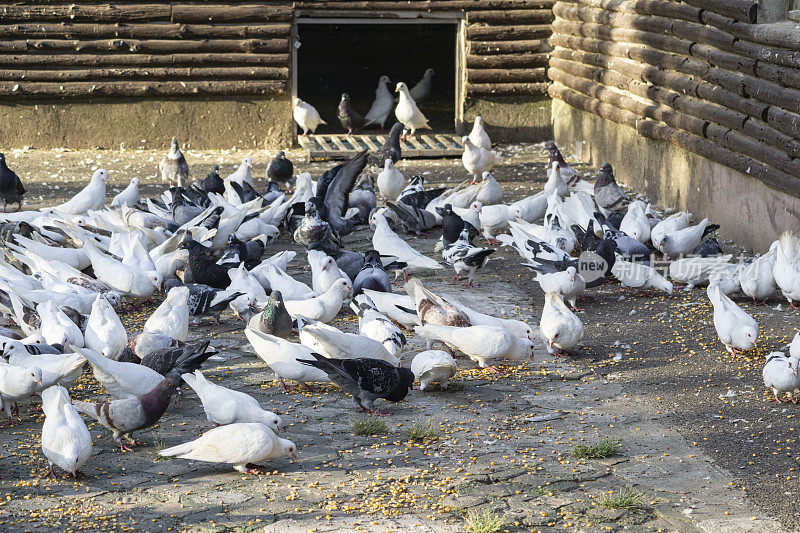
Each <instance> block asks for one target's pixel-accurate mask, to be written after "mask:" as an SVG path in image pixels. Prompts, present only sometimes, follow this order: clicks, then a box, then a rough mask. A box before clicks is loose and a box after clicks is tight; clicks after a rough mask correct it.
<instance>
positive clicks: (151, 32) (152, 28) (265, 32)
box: [0, 21, 292, 39]
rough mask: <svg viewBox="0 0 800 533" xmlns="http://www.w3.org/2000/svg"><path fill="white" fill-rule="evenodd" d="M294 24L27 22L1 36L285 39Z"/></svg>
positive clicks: (6, 26)
mask: <svg viewBox="0 0 800 533" xmlns="http://www.w3.org/2000/svg"><path fill="white" fill-rule="evenodd" d="M291 29H292V26H291V24H284V23H277V24H240V25H236V24H224V25H216V26H215V25H211V24H171V23H167V24H164V23H159V24H83V23H77V24H73V23H71V22H66V21H65V22H62V23H41V22H24V23H18V24H4V25H0V35H3V36H4V37H5V38H7V39H11V38H23V39H42V38H48V39H102V38H113V37H120V38H128V39H192V38H194V39H215V38H216V39H219V38H223V39H224V38H235V37H238V38H242V39H245V38H259V37H262V38H263V37H285V38H288V36H289V33H290V32H291Z"/></svg>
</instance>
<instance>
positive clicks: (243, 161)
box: [242, 155, 253, 168]
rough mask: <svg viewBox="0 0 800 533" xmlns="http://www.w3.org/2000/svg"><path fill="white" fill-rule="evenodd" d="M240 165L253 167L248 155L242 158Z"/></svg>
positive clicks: (251, 159)
mask: <svg viewBox="0 0 800 533" xmlns="http://www.w3.org/2000/svg"><path fill="white" fill-rule="evenodd" d="M242 165H244V166H245V167H249V168H253V158H252V157H250V156H249V155H248V156H247V157H245V158H244V159H242Z"/></svg>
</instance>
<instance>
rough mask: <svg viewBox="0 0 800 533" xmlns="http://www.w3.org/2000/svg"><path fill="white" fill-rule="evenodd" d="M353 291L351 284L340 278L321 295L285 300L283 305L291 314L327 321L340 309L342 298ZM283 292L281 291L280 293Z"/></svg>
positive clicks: (294, 316)
mask: <svg viewBox="0 0 800 533" xmlns="http://www.w3.org/2000/svg"><path fill="white" fill-rule="evenodd" d="M352 293H353V284H352V283H350V281H348V280H346V279H344V278H340V279H338V280H336V282H335V283H334V284H333V285H331V286H330V288H329V289H328V290H327V291H325V292H324V293H322V294H321V295H319V296H317V297H313V298H308V299H306V300H286V299H284V301H283V305H284V306H285V307H286V311H288V312H289V314H290V315H291V316H292V318H297V317H298V316H304V317H306V318H310V319H311V320H317V321H319V322H325V323H328V322H330V321H331V320H333V319H334V318H336V315H337V314H339V311H341V310H342V305H343V304H344V300H345V299H346V298H348V297H349V296H350V295H352ZM281 294H283V293H281Z"/></svg>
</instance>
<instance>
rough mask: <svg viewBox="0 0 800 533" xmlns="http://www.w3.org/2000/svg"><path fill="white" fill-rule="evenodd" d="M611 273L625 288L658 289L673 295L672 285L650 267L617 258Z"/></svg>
mask: <svg viewBox="0 0 800 533" xmlns="http://www.w3.org/2000/svg"><path fill="white" fill-rule="evenodd" d="M611 273H612V274H614V277H616V278H617V279H618V280H619V282H620V283H621V284H622V286H623V287H628V288H629V289H637V290H640V291H646V290H648V289H657V290H659V291H663V292H666V293H667V294H672V283H671V282H670V281H668V280H667V279H666V278H664V276H662V275H661V274H659V272H658V270H656V269H655V268H653V267H651V266H649V265H643V264H641V263H632V262H630V261H624V260H623V259H621V258H619V257H617V260H616V261H615V262H614V266H612V267H611Z"/></svg>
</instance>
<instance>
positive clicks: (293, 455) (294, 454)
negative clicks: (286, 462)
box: [292, 450, 299, 459]
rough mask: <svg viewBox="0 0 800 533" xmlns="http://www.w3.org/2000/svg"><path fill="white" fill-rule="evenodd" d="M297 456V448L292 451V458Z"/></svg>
mask: <svg viewBox="0 0 800 533" xmlns="http://www.w3.org/2000/svg"><path fill="white" fill-rule="evenodd" d="M298 457H299V455H298V453H297V450H295V451H293V452H292V458H293V459H297V458H298Z"/></svg>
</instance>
